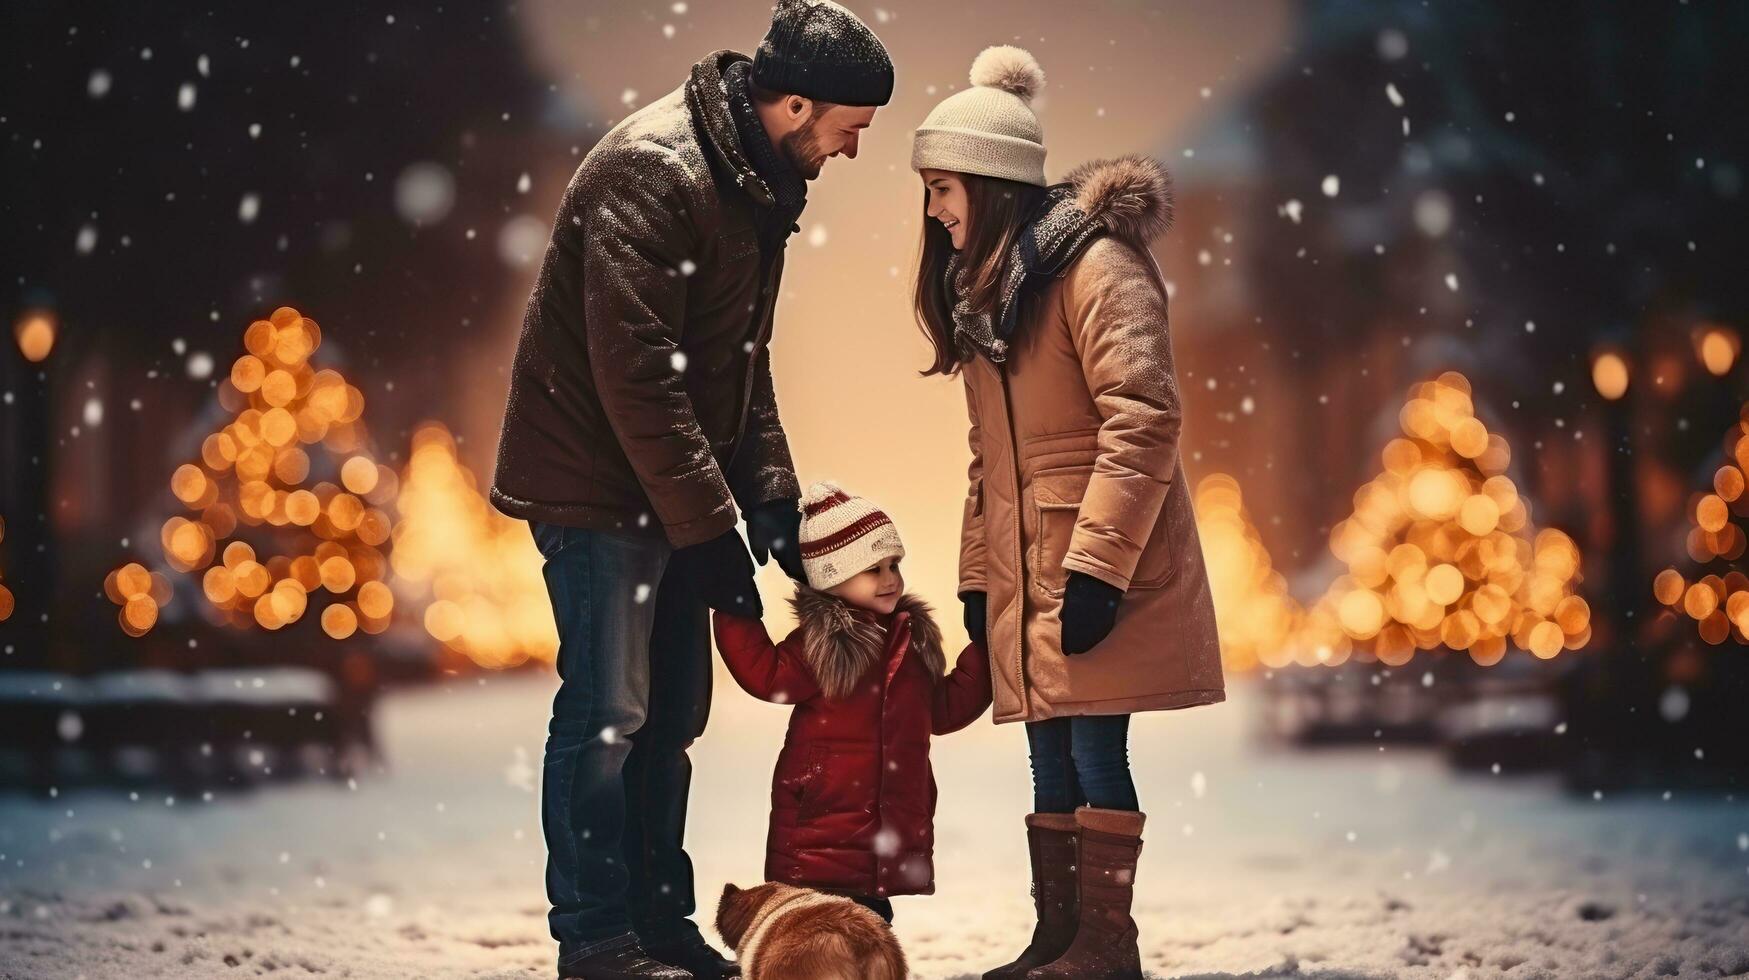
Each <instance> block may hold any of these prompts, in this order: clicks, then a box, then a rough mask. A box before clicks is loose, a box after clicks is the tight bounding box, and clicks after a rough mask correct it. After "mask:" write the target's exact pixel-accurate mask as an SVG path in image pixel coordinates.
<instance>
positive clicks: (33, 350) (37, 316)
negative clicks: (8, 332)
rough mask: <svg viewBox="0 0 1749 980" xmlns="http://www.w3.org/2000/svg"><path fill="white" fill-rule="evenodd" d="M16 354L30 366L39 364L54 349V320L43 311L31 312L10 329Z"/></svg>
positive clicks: (51, 315) (52, 316)
mask: <svg viewBox="0 0 1749 980" xmlns="http://www.w3.org/2000/svg"><path fill="white" fill-rule="evenodd" d="M12 334H13V337H14V338H15V339H16V340H17V341H18V352H19V353H20V354H23V355H24V359H25V360H27V361H29V362H30V363H32V364H41V363H42V362H43V361H44V360H46V359H47V358H48V356H49V352H50V351H52V350H54V349H55V318H54V315H53V314H50V313H47V312H45V311H43V310H31V311H30V312H28V313H26V314H25V315H24V316H22V317H19V319H18V323H17V324H15V325H14V326H13V328H12Z"/></svg>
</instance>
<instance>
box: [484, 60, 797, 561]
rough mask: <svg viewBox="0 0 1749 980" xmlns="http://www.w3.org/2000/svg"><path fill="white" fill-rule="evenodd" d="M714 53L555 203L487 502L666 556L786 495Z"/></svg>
mask: <svg viewBox="0 0 1749 980" xmlns="http://www.w3.org/2000/svg"><path fill="white" fill-rule="evenodd" d="M736 60H744V56H742V55H739V54H735V53H734V52H730V51H719V52H716V53H714V54H712V55H710V56H708V57H706V58H705V59H704V60H703V61H701V62H699V63H698V64H697V65H695V66H693V69H692V75H691V77H690V78H689V79H688V80H687V82H686V84H684V85H682V86H681V87H680V88H679V89H677V90H676V91H674V92H671V93H669V94H668V95H666V96H664V97H663V98H661V99H658V100H657V101H656V102H654V103H652V104H650V105H649V106H646V107H645V108H643V109H641V110H639V111H638V112H636V113H634V114H632V115H631V116H629V117H627V118H626V120H625V121H624V122H622V123H620V124H619V125H618V126H615V127H614V128H613V130H612V131H611V132H609V133H608V134H607V135H606V136H605V137H603V138H602V140H601V142H600V143H599V144H597V145H596V146H595V148H594V149H592V150H591V151H590V152H589V154H588V155H587V156H585V157H584V159H583V163H582V165H581V166H580V167H578V168H577V173H576V175H575V176H574V177H572V179H571V183H570V186H569V187H567V188H566V191H565V196H564V201H563V203H562V204H561V205H560V207H559V213H558V217H557V219H556V220H555V226H554V229H553V238H552V242H551V244H550V245H548V247H547V252H546V257H545V259H544V260H543V261H542V265H541V272H540V279H539V281H538V282H537V283H536V285H535V289H534V294H533V296H531V297H530V299H529V303H528V311H527V313H526V315H525V317H524V320H523V325H522V336H521V339H520V340H519V341H518V342H517V347H516V359H515V362H514V364H513V368H512V375H511V380H510V398H509V404H508V406H507V407H506V410H505V414H504V430H503V434H502V437H501V439H500V441H499V445H498V467H497V474H496V476H495V478H494V480H493V486H492V492H491V498H492V503H493V504H494V505H496V506H497V507H498V509H499V510H501V511H503V512H505V513H507V514H510V515H512V516H514V517H521V518H526V519H530V520H539V521H546V522H549V523H554V524H565V525H569V526H573V527H587V528H597V529H602V530H610V531H626V532H632V533H638V532H640V531H641V532H644V533H649V534H657V533H666V535H667V538H668V540H669V542H670V543H672V544H673V545H674V546H675V547H684V546H686V545H691V544H697V543H699V542H702V541H706V540H709V539H710V538H713V537H715V536H717V535H718V534H721V533H722V532H724V531H727V530H730V529H732V528H733V527H734V526H735V517H736V504H737V503H739V505H740V507H741V508H743V509H745V508H749V507H752V506H754V505H756V504H760V503H764V502H766V501H769V500H775V499H779V498H783V497H797V496H800V489H799V487H798V486H797V484H796V477H795V467H794V464H793V463H792V462H791V459H790V453H789V444H788V441H787V440H786V439H785V438H784V433H783V426H782V424H781V423H780V422H779V420H778V414H777V402H776V399H775V397H774V395H773V392H772V384H771V368H770V354H769V352H768V350H767V346H766V345H767V343H768V342H769V341H770V339H771V321H772V305H773V303H774V302H775V301H776V298H777V285H778V280H779V277H780V276H781V275H782V271H783V255H782V249H781V247H778V248H776V249H775V250H773V251H771V252H762V250H761V248H760V243H759V239H758V236H757V234H756V231H755V219H756V216H757V215H758V214H759V213H760V209H763V208H769V207H771V205H772V194H771V191H770V189H769V188H768V187H767V186H766V184H765V183H764V182H763V181H762V180H761V179H760V178H759V176H758V175H757V174H756V173H755V171H754V170H753V168H752V166H751V165H750V164H749V163H748V159H747V155H746V153H745V152H744V151H743V149H742V146H741V141H740V139H739V137H738V136H737V134H736V130H735V124H734V121H733V119H732V117H731V116H730V111H729V105H728V102H727V98H726V96H725V94H724V93H725V90H724V86H723V81H722V73H723V70H724V69H725V68H726V67H727V66H728V65H729V64H731V63H732V62H734V61H736Z"/></svg>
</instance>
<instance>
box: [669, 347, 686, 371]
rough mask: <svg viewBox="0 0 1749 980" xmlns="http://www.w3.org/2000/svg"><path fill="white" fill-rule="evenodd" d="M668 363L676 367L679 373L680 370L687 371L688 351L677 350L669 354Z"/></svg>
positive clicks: (675, 369)
mask: <svg viewBox="0 0 1749 980" xmlns="http://www.w3.org/2000/svg"><path fill="white" fill-rule="evenodd" d="M668 364H669V366H670V367H672V368H674V372H675V373H676V374H679V373H680V372H682V371H685V370H686V352H685V351H679V350H677V351H675V352H674V353H673V354H672V355H670V356H669V358H668Z"/></svg>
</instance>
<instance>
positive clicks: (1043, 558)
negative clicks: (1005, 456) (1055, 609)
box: [1026, 465, 1093, 598]
mask: <svg viewBox="0 0 1749 980" xmlns="http://www.w3.org/2000/svg"><path fill="white" fill-rule="evenodd" d="M1092 476H1093V467H1092V466H1091V465H1081V466H1062V467H1057V468H1055V469H1049V470H1040V471H1039V472H1037V473H1034V474H1033V475H1032V479H1031V480H1030V481H1029V482H1028V483H1027V485H1026V496H1027V501H1028V506H1030V507H1031V508H1032V511H1033V526H1034V527H1035V528H1036V529H1037V530H1036V531H1035V532H1034V534H1033V539H1032V543H1031V546H1030V547H1029V548H1028V549H1027V570H1028V572H1029V573H1030V577H1031V579H1032V584H1033V588H1035V589H1037V590H1038V591H1039V592H1040V593H1042V594H1044V595H1047V596H1050V597H1052V598H1061V597H1062V595H1063V586H1064V583H1065V582H1067V580H1068V577H1069V576H1068V572H1066V571H1064V570H1063V557H1064V556H1065V555H1067V554H1068V553H1069V540H1070V539H1071V538H1072V537H1074V535H1075V518H1076V517H1077V516H1078V515H1079V514H1080V513H1081V498H1082V496H1083V495H1085V494H1086V492H1087V481H1088V480H1089V479H1091V478H1092Z"/></svg>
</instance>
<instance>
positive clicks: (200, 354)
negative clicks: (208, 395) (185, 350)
mask: <svg viewBox="0 0 1749 980" xmlns="http://www.w3.org/2000/svg"><path fill="white" fill-rule="evenodd" d="M212 375H213V356H212V355H211V354H208V353H207V352H206V351H203V350H197V351H195V352H194V353H192V354H190V355H188V376H189V377H191V378H193V379H194V380H196V381H205V380H206V379H208V378H210V377H212Z"/></svg>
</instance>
